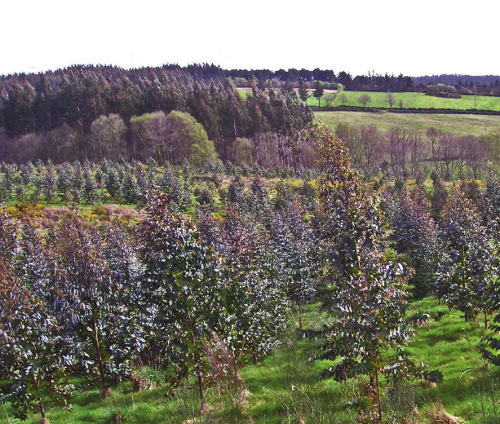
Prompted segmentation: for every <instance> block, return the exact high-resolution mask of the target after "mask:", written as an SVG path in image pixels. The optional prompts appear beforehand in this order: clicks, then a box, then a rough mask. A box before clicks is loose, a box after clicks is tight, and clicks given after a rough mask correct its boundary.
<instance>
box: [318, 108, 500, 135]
mask: <svg viewBox="0 0 500 424" xmlns="http://www.w3.org/2000/svg"><path fill="white" fill-rule="evenodd" d="M314 115H315V117H316V118H317V119H319V120H321V121H323V123H325V124H326V125H328V126H329V127H330V128H331V129H333V130H335V128H336V127H337V125H338V124H339V123H344V124H348V125H350V126H353V127H358V126H360V125H364V126H376V127H378V128H379V129H380V130H381V131H386V130H388V129H390V128H394V127H398V128H401V129H404V130H407V131H419V132H422V133H425V131H427V129H428V128H430V127H434V128H436V129H438V130H442V131H444V132H447V133H451V134H456V135H475V136H481V135H485V134H487V133H488V132H490V131H492V130H497V129H500V116H494V115H474V114H470V115H469V114H460V115H454V114H427V113H425V114H424V113H391V112H385V111H384V112H341V111H317V112H314Z"/></svg>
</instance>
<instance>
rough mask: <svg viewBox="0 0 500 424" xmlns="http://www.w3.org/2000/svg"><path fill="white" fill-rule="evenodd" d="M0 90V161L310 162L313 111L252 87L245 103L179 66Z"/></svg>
mask: <svg viewBox="0 0 500 424" xmlns="http://www.w3.org/2000/svg"><path fill="white" fill-rule="evenodd" d="M197 69H198V68H195V70H197ZM0 93H1V101H0V155H1V159H2V160H4V161H7V162H17V163H24V162H27V161H36V160H37V159H38V158H40V159H42V160H44V161H46V160H48V159H49V158H50V159H51V160H53V161H56V162H63V161H73V160H84V159H89V160H95V159H99V158H102V157H103V155H106V156H107V157H108V159H111V160H118V159H119V157H123V158H124V159H126V160H145V159H146V158H147V157H148V156H153V157H154V158H155V159H156V160H165V159H170V160H173V161H174V162H177V161H182V160H184V159H188V158H189V157H190V156H191V155H192V154H193V153H195V154H194V156H193V157H195V156H196V152H193V149H195V150H196V149H198V157H199V159H200V157H201V159H200V160H204V161H205V162H211V161H212V162H213V161H214V160H215V159H220V160H221V161H223V162H227V161H236V162H238V161H240V162H241V161H243V162H249V163H257V164H259V165H264V166H281V167H300V166H306V167H307V166H309V165H308V164H307V162H308V161H309V162H311V160H310V159H308V158H307V157H310V156H311V154H312V148H311V145H310V144H309V145H307V143H306V142H305V141H304V140H303V139H301V137H300V131H301V130H302V129H303V128H305V127H306V126H307V125H308V124H309V123H310V122H311V121H312V112H311V111H310V110H309V109H308V107H307V105H305V104H304V103H303V102H302V101H300V99H299V98H298V97H297V96H296V95H295V93H285V92H283V93H281V92H279V91H274V90H267V91H263V90H261V89H259V88H258V87H257V86H254V88H253V90H252V92H251V93H249V95H248V96H246V97H245V98H243V97H242V96H240V94H239V93H238V92H237V91H236V88H235V87H234V86H232V85H231V84H230V83H229V81H228V80H227V79H225V78H223V77H222V76H221V75H219V77H218V79H217V78H216V79H210V80H205V79H204V76H203V72H201V71H200V75H198V74H197V73H196V72H194V71H193V70H185V69H181V68H179V67H173V68H169V67H164V68H160V69H158V68H155V69H147V68H143V69H140V70H135V71H124V70H122V69H120V68H114V67H74V68H70V69H67V70H61V71H57V72H52V73H45V74H39V75H28V76H26V75H23V76H10V77H4V78H2V80H1V81H0ZM193 118H194V119H193ZM178 124H180V127H179V125H178ZM181 127H182V128H181ZM212 144H213V145H212ZM207 149H208V150H207ZM177 151H178V152H180V153H178V154H177V156H175V157H172V155H173V154H174V153H175V152H177ZM205 153H208V156H206V155H205ZM301 154H304V155H305V156H306V157H305V158H304V160H302V159H301V158H300V156H301ZM274 158H279V159H276V161H275V159H274Z"/></svg>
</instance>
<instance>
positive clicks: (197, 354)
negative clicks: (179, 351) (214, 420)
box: [188, 316, 207, 414]
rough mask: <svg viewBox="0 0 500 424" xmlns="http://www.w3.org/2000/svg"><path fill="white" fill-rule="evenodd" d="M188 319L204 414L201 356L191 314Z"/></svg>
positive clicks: (205, 404) (205, 409)
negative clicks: (197, 348) (197, 347)
mask: <svg viewBox="0 0 500 424" xmlns="http://www.w3.org/2000/svg"><path fill="white" fill-rule="evenodd" d="M188 319H189V327H190V329H191V342H192V343H193V346H194V353H193V356H194V366H195V368H196V375H197V378H198V390H199V393H200V412H201V413H202V414H204V413H205V412H206V411H207V403H206V401H205V393H204V391H203V373H202V371H201V363H200V361H201V358H200V354H199V353H198V351H197V350H196V338H195V335H194V326H193V323H192V321H191V316H188Z"/></svg>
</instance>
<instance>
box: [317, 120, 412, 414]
mask: <svg viewBox="0 0 500 424" xmlns="http://www.w3.org/2000/svg"><path fill="white" fill-rule="evenodd" d="M313 137H314V138H315V139H316V142H317V144H318V149H319V151H320V153H321V155H322V166H323V170H324V175H325V176H324V177H323V178H322V179H321V180H320V187H319V193H320V200H321V206H322V214H323V218H324V219H323V223H322V229H321V231H322V237H323V238H324V242H325V244H326V252H325V253H326V255H327V257H326V264H325V268H326V281H325V283H324V288H323V296H324V307H325V308H326V309H327V310H329V311H330V313H331V316H332V318H334V322H333V323H332V324H331V325H327V326H326V327H325V329H324V335H325V343H324V346H323V349H324V354H323V355H320V357H321V358H330V359H334V358H337V357H341V359H340V361H339V362H338V363H337V364H336V365H334V366H332V367H330V368H329V369H328V370H326V372H325V375H328V376H332V377H334V378H335V379H336V380H338V381H344V380H346V379H348V378H350V377H353V376H354V375H356V374H359V373H364V374H367V375H368V377H369V382H368V383H367V385H366V391H365V396H366V398H367V399H368V400H369V405H371V407H369V408H368V412H369V414H368V416H365V417H363V419H364V420H372V421H370V422H378V423H381V422H382V409H381V403H380V389H379V374H380V373H381V372H382V371H383V369H384V367H385V365H386V363H385V359H384V355H383V354H382V353H383V351H384V350H385V349H387V348H391V347H396V346H399V345H402V344H405V343H406V342H408V341H409V340H410V334H411V332H410V330H409V329H408V328H406V324H405V320H404V312H405V307H406V292H405V283H406V280H407V275H406V270H405V267H404V266H403V265H402V264H400V263H397V262H396V261H394V260H392V259H391V254H390V250H389V244H388V241H387V236H386V232H385V228H384V217H383V214H382V212H381V210H380V207H379V200H378V199H377V198H376V197H375V195H373V194H371V193H369V192H367V191H366V189H365V188H364V186H363V184H362V183H361V181H360V180H359V179H358V177H357V175H356V174H355V172H354V171H353V170H352V168H351V165H350V160H349V157H348V154H347V150H346V148H345V147H344V145H342V143H341V142H340V141H339V139H338V138H337V137H336V136H335V135H334V134H332V133H331V132H330V131H329V130H328V129H326V128H325V127H324V126H322V125H318V126H316V127H315V129H314V132H313Z"/></svg>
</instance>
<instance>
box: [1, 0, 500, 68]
mask: <svg viewBox="0 0 500 424" xmlns="http://www.w3.org/2000/svg"><path fill="white" fill-rule="evenodd" d="M499 9H500V5H498V1H496V0H475V1H474V2H466V3H463V2H462V3H460V2H456V1H449V0H420V1H418V2H416V1H413V2H408V1H405V0H379V1H375V0H341V1H339V0H310V1H302V2H297V1H295V2H292V1H286V2H285V1H282V0H280V1H276V0H247V1H238V0H232V1H230V0H175V1H172V0H163V1H157V0H143V1H137V0H135V1H127V0H120V1H118V0H87V1H82V2H79V1H78V2H77V1H71V0H5V1H3V4H0V39H1V40H2V42H1V44H0V75H1V74H4V75H5V74H10V73H18V72H38V71H46V70H49V69H57V68H62V67H67V66H70V65H74V64H105V65H117V66H121V67H123V68H130V67H142V66H159V65H162V64H166V63H177V64H179V65H182V66H185V65H188V64H191V63H203V62H206V63H213V64H215V65H220V66H221V67H222V68H224V69H232V68H241V69H262V68H267V69H272V70H277V69H280V68H283V69H289V68H297V69H300V68H305V69H311V70H312V69H314V68H320V69H333V71H334V72H335V73H338V72H340V71H346V72H350V73H351V74H352V75H353V76H354V75H359V74H367V73H368V72H369V71H374V72H375V73H378V74H384V73H386V72H387V73H389V74H394V75H398V74H399V73H402V74H404V75H410V76H418V75H426V74H427V75H430V74H441V73H451V74H472V75H489V74H495V75H498V74H500V58H499V56H498V53H497V46H496V44H497V43H496V42H497V41H498V39H499V35H498V18H497V17H498V12H499Z"/></svg>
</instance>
